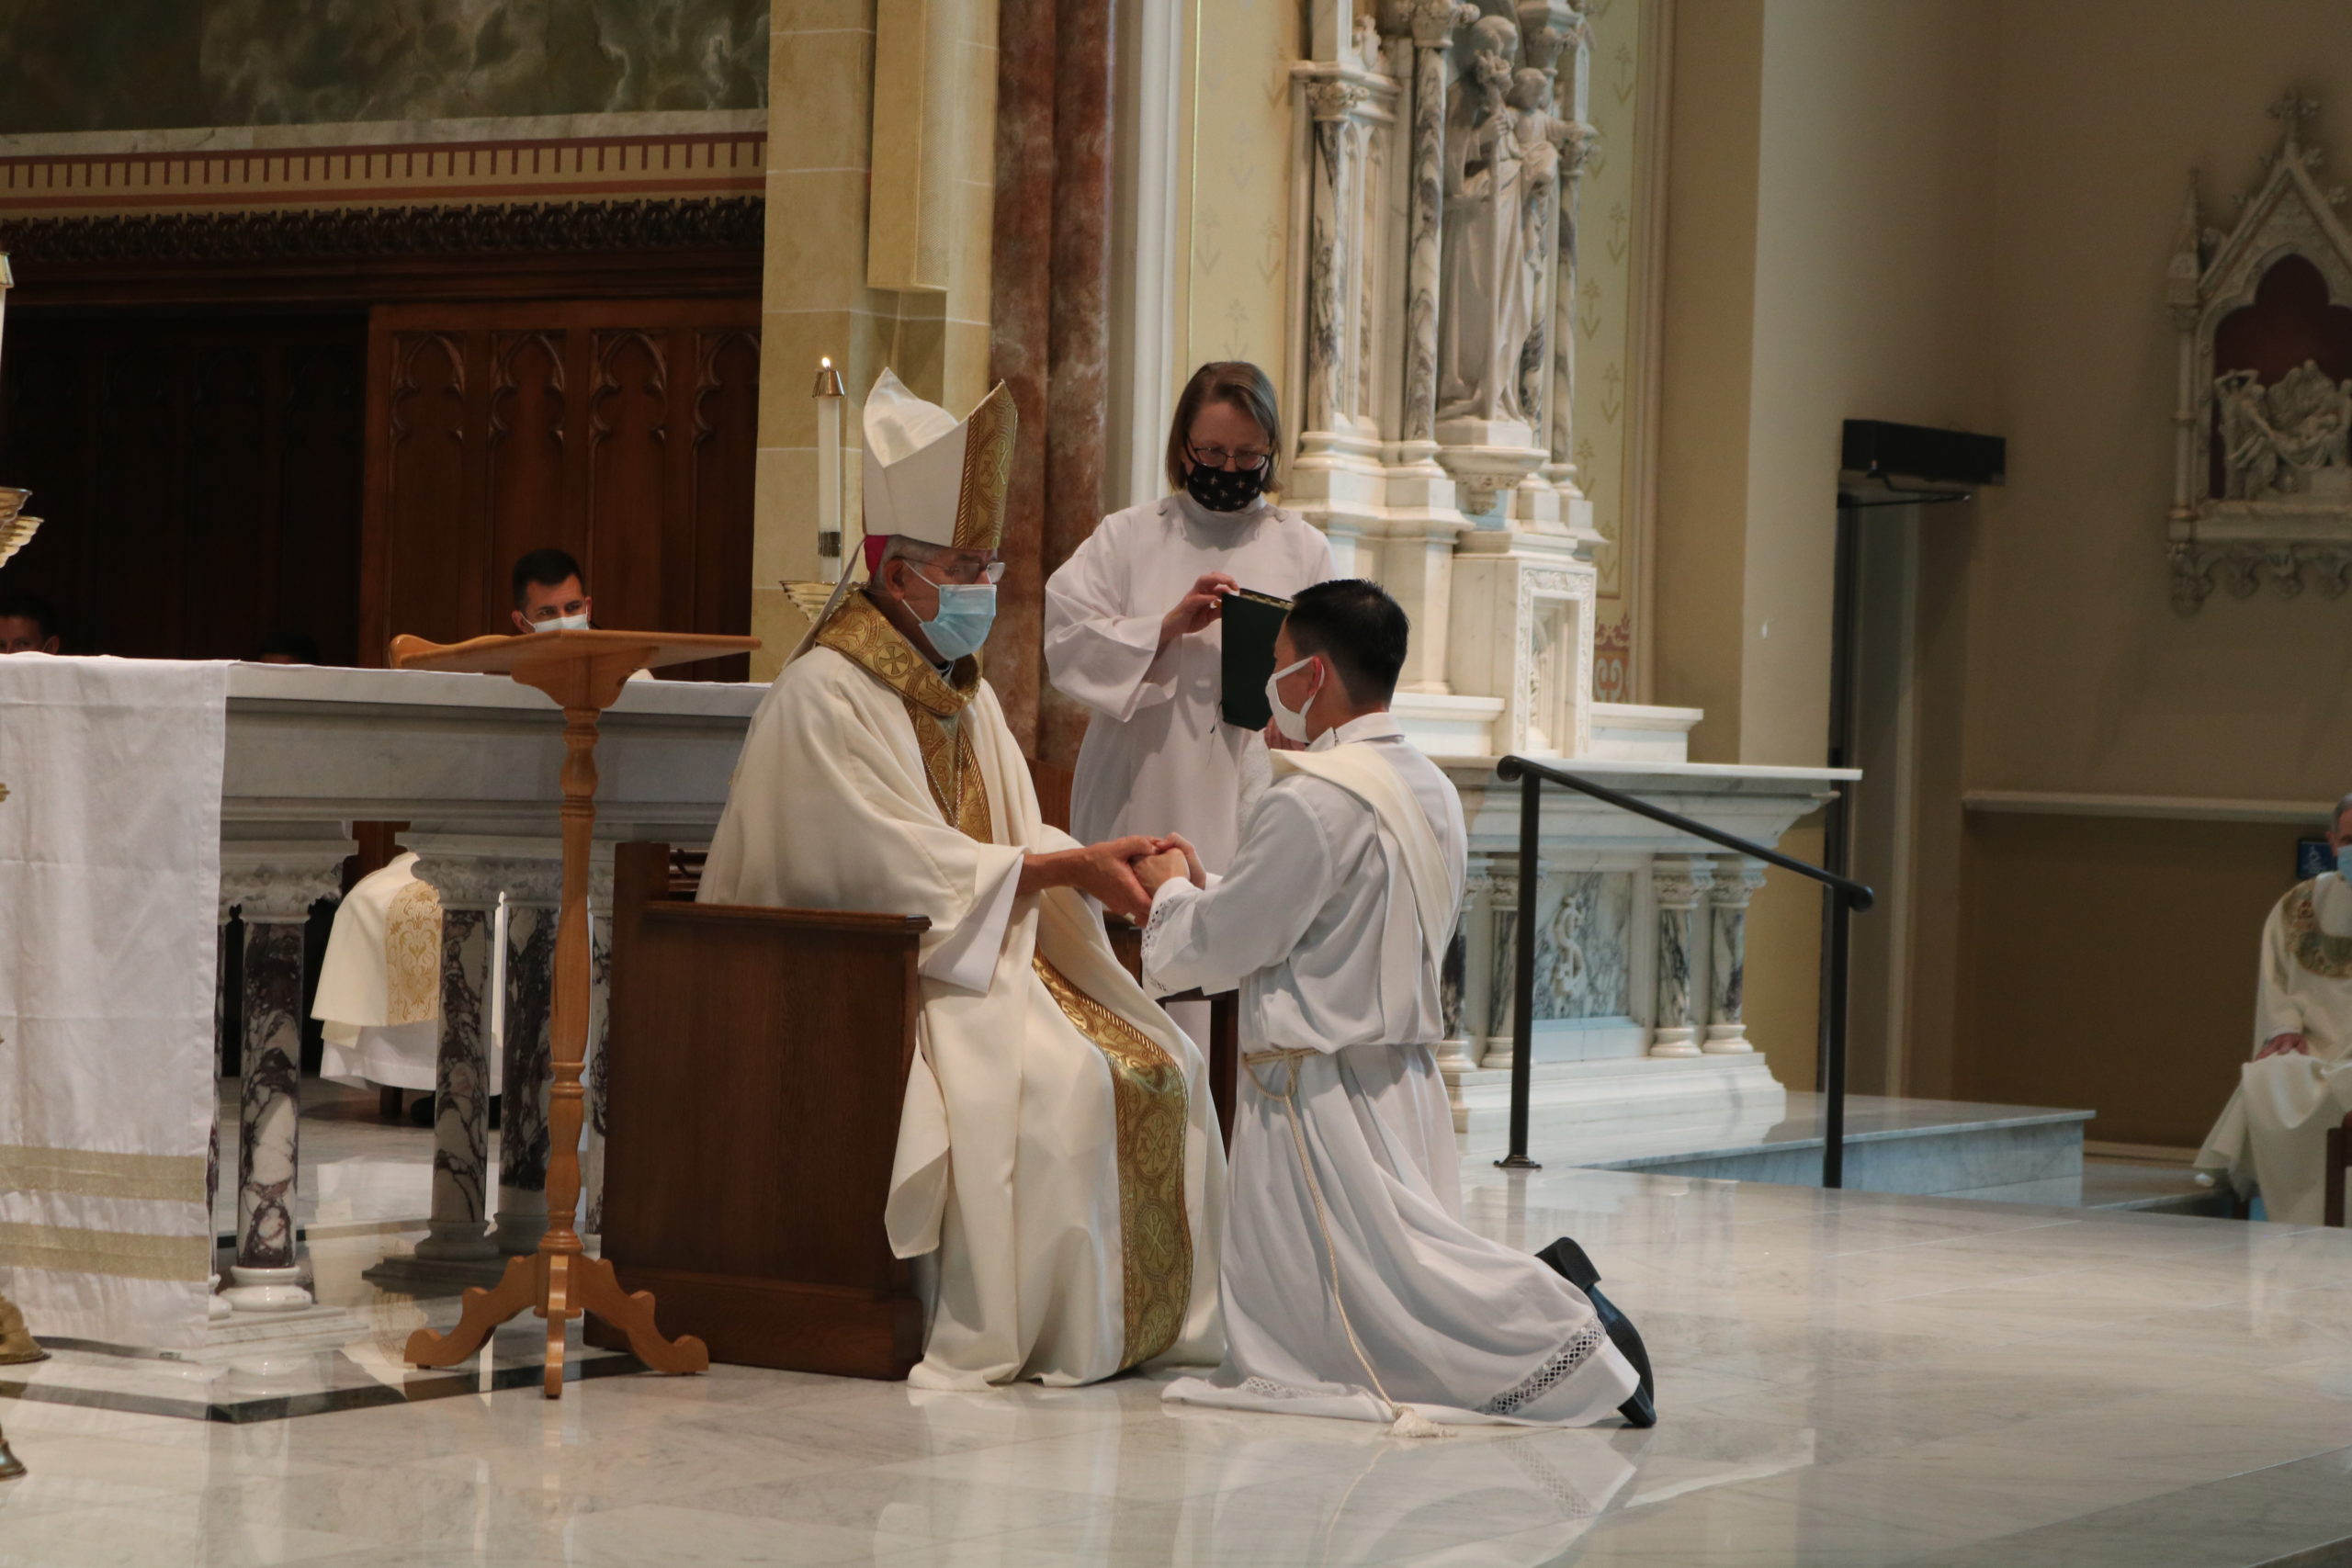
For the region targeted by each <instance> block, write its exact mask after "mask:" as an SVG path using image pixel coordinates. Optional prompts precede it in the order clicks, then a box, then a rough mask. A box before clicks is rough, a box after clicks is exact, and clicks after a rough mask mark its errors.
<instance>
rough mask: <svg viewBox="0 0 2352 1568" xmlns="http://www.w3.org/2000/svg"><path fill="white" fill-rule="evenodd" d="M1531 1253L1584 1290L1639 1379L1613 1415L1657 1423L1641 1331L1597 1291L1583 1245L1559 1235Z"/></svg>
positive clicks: (1637, 1423)
mask: <svg viewBox="0 0 2352 1568" xmlns="http://www.w3.org/2000/svg"><path fill="white" fill-rule="evenodd" d="M1535 1256H1536V1257H1538V1258H1542V1259H1543V1260H1544V1262H1546V1263H1548V1264H1550V1265H1551V1266H1552V1268H1553V1269H1554V1270H1555V1271H1556V1272H1557V1273H1558V1274H1559V1276H1560V1277H1561V1278H1562V1279H1564V1280H1566V1281H1567V1282H1568V1283H1569V1284H1571V1285H1574V1286H1575V1287H1576V1288H1577V1290H1579V1291H1582V1292H1584V1294H1585V1299H1586V1300H1587V1301H1589V1302H1590V1303H1592V1310H1593V1311H1594V1312H1595V1313H1598V1314H1600V1325H1601V1326H1602V1327H1603V1328H1606V1329H1607V1330H1608V1331H1609V1342H1610V1343H1611V1345H1614V1346H1616V1347H1617V1353H1618V1354H1619V1355H1621V1356H1623V1357H1624V1358H1625V1359H1626V1361H1627V1362H1628V1363H1629V1364H1631V1365H1632V1367H1633V1369H1634V1374H1635V1376H1636V1377H1637V1378H1638V1379H1639V1382H1638V1384H1637V1385H1636V1387H1635V1388H1634V1396H1633V1397H1632V1398H1631V1399H1628V1400H1627V1401H1625V1403H1624V1404H1621V1405H1619V1406H1618V1407H1617V1414H1618V1415H1620V1416H1623V1417H1624V1419H1625V1425H1627V1426H1628V1427H1655V1426H1657V1383H1656V1382H1654V1381H1653V1380H1652V1378H1651V1376H1650V1353H1649V1348H1648V1347H1647V1346H1645V1345H1644V1344H1643V1343H1642V1335H1641V1331H1640V1330H1639V1329H1637V1328H1635V1327H1634V1320H1633V1319H1631V1318H1629V1317H1627V1316H1626V1315H1625V1314H1623V1313H1622V1312H1620V1311H1618V1310H1617V1303H1614V1302H1612V1301H1611V1300H1610V1299H1609V1298H1608V1297H1607V1296H1604V1295H1602V1294H1601V1293H1600V1269H1596V1268H1594V1267H1593V1266H1592V1259H1591V1258H1589V1257H1588V1256H1586V1254H1585V1250H1584V1248H1583V1247H1578V1246H1577V1244H1576V1243H1575V1242H1574V1241H1572V1240H1570V1239H1569V1238H1568V1237H1566V1236H1562V1237H1561V1238H1560V1239H1559V1240H1557V1241H1555V1242H1554V1243H1553V1244H1552V1245H1551V1246H1549V1247H1545V1248H1544V1250H1543V1251H1541V1252H1539V1253H1537V1254H1536V1255H1535Z"/></svg>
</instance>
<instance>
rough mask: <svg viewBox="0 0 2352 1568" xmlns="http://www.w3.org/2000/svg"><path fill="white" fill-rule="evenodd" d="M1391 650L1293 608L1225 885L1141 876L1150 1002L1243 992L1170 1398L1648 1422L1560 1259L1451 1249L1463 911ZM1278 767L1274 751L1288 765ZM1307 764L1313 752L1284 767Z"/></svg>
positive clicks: (1629, 1364) (1396, 628)
mask: <svg viewBox="0 0 2352 1568" xmlns="http://www.w3.org/2000/svg"><path fill="white" fill-rule="evenodd" d="M1408 632H1409V627H1408V624H1407V622H1406V618H1405V612H1404V611H1403V610H1402V609H1401V608H1399V607H1398V606H1397V602H1396V601H1395V600H1394V599H1391V598H1390V597H1389V596H1388V595H1387V594H1386V593H1385V592H1382V591H1381V590H1380V588H1379V587H1378V586H1376V585H1375V584H1373V583H1370V582H1363V581H1346V580H1342V581H1336V582H1321V583H1317V584H1316V585H1315V586H1314V587H1312V588H1307V589H1304V590H1302V591H1301V592H1300V593H1299V595H1298V598H1297V600H1296V602H1295V604H1294V605H1293V606H1292V609H1291V612H1290V616H1289V618H1288V619H1287V620H1285V621H1284V622H1283V629H1282V630H1281V631H1280V632H1279V633H1278V634H1276V636H1275V638H1274V662H1275V665H1276V669H1275V671H1274V674H1273V676H1272V678H1271V679H1270V680H1269V681H1268V682H1266V692H1267V697H1268V700H1269V702H1270V703H1271V704H1272V707H1273V712H1274V728H1275V731H1276V732H1277V734H1270V735H1269V736H1268V738H1267V739H1268V743H1269V744H1270V745H1272V746H1274V747H1276V750H1273V752H1272V762H1273V773H1274V782H1273V784H1272V787H1270V788H1269V789H1268V790H1267V791H1266V793H1265V794H1264V795H1262V796H1261V798H1260V800H1259V803H1258V806H1257V807H1256V809H1255V810H1253V811H1252V812H1251V813H1250V820H1249V821H1248V823H1246V824H1245V825H1244V827H1243V829H1242V833H1241V847H1240V848H1239V849H1238V851H1236V852H1235V854H1234V857H1233V869H1232V870H1231V871H1229V872H1227V874H1225V875H1224V876H1222V877H1212V876H1210V875H1208V874H1206V873H1205V872H1204V870H1203V869H1202V868H1201V865H1200V863H1199V859H1198V857H1197V856H1196V855H1194V854H1193V852H1192V851H1191V847H1190V846H1189V845H1185V844H1183V843H1182V841H1181V840H1179V841H1178V843H1177V848H1176V849H1175V850H1174V851H1171V852H1167V853H1164V854H1160V855H1156V856H1154V857H1152V858H1150V859H1148V860H1146V861H1144V862H1142V863H1140V864H1139V865H1138V866H1137V867H1136V874H1137V875H1138V876H1139V877H1140V879H1141V880H1142V882H1143V884H1144V886H1146V887H1147V888H1150V889H1152V890H1153V896H1152V908H1151V921H1150V924H1149V925H1148V927H1147V928H1146V929H1145V931H1144V939H1143V961H1144V975H1145V978H1146V979H1147V981H1148V982H1149V984H1150V985H1151V986H1152V987H1153V988H1154V989H1156V990H1159V991H1162V992H1169V991H1179V990H1184V989H1189V988H1191V987H1200V988H1201V989H1202V990H1204V991H1209V992H1216V991H1223V990H1227V989H1231V988H1232V987H1235V986H1236V985H1237V984H1238V986H1239V987H1240V990H1241V1046H1242V1051H1243V1053H1244V1054H1243V1056H1242V1063H1243V1068H1244V1071H1243V1077H1244V1078H1245V1079H1246V1082H1244V1083H1243V1084H1242V1085H1241V1086H1240V1093H1239V1099H1240V1103H1239V1104H1238V1106H1237V1107H1236V1111H1235V1117H1234V1120H1235V1128H1234V1135H1233V1190H1232V1195H1231V1206H1230V1212H1229V1218H1228V1221H1227V1230H1226V1237H1225V1255H1224V1258H1223V1260H1222V1265H1221V1271H1222V1275H1223V1279H1224V1298H1225V1299H1224V1305H1225V1329H1226V1341H1227V1347H1228V1348H1227V1351H1226V1359H1225V1365H1224V1366H1223V1367H1222V1368H1220V1369H1219V1370H1218V1371H1217V1373H1216V1377H1214V1378H1212V1379H1202V1378H1184V1379H1181V1380H1179V1381H1178V1382H1173V1383H1171V1384H1170V1385H1169V1388H1168V1395H1167V1396H1168V1397H1169V1398H1170V1399H1171V1400H1184V1401H1189V1402H1192V1403H1195V1404H1220V1405H1227V1406H1234V1407H1239V1408H1245V1409H1261V1410H1267V1411H1274V1412H1280V1413H1282V1414H1284V1415H1292V1416H1341V1417H1346V1418H1350V1419H1355V1420H1375V1419H1376V1420H1386V1421H1392V1422H1394V1423H1395V1430H1396V1431H1397V1433H1398V1434H1399V1435H1401V1436H1425V1435H1428V1432H1429V1423H1430V1422H1431V1421H1435V1422H1439V1423H1447V1424H1453V1423H1461V1424H1479V1423H1488V1422H1548V1423H1557V1424H1560V1425H1564V1426H1582V1425H1585V1424H1587V1423H1589V1422H1592V1421H1595V1420H1598V1419H1600V1418H1601V1417H1603V1416H1608V1415H1609V1414H1610V1413H1611V1412H1612V1411H1622V1413H1623V1416H1625V1418H1626V1419H1627V1420H1628V1421H1630V1422H1632V1423H1633V1424H1634V1425H1635V1426H1642V1427H1646V1426H1649V1425H1651V1424H1652V1423H1653V1422H1654V1421H1655V1420H1656V1415H1655V1412H1654V1409H1653V1406H1652V1403H1651V1393H1650V1379H1649V1367H1648V1360H1647V1358H1646V1356H1645V1354H1644V1352H1643V1350H1642V1348H1641V1341H1640V1338H1639V1337H1638V1336H1636V1335H1634V1332H1633V1327H1632V1325H1631V1324H1628V1323H1626V1322H1625V1321H1624V1319H1623V1316H1622V1314H1617V1313H1616V1312H1615V1311H1614V1309H1613V1308H1611V1306H1610V1305H1609V1304H1608V1303H1607V1301H1606V1299H1605V1298H1603V1297H1601V1296H1600V1295H1599V1294H1598V1293H1597V1292H1595V1291H1594V1290H1593V1284H1594V1276H1593V1272H1592V1268H1591V1265H1590V1263H1589V1261H1588V1260H1587V1259H1586V1258H1585V1256H1584V1254H1583V1252H1582V1251H1581V1250H1580V1249H1579V1248H1578V1247H1577V1245H1576V1243H1574V1242H1572V1241H1567V1240H1566V1239H1563V1240H1561V1241H1558V1242H1555V1243H1554V1244H1553V1246H1552V1247H1549V1248H1547V1249H1546V1250H1545V1251H1544V1254H1543V1255H1542V1256H1541V1257H1532V1256H1530V1255H1529V1254H1527V1253H1524V1252H1521V1251H1518V1250H1516V1249H1514V1248H1512V1247H1506V1246H1504V1245H1503V1244H1502V1243H1500V1242H1497V1241H1490V1240H1488V1239H1487V1237H1485V1236H1482V1235H1478V1234H1477V1233H1476V1232H1475V1231H1473V1230H1471V1229H1470V1228H1469V1226H1467V1225H1465V1224H1463V1223H1462V1190H1461V1172H1460V1160H1461V1156H1460V1155H1459V1153H1458V1152H1457V1151H1456V1149H1455V1147H1454V1142H1453V1111H1452V1109H1451V1108H1450V1107H1449V1105H1448V1104H1447V1101H1446V1096H1445V1085H1444V1081H1443V1079H1442V1078H1441V1077H1440V1076H1439V1074H1438V1068H1437V1060H1436V1056H1435V1054H1434V1053H1433V1052H1432V1051H1431V1049H1430V1047H1431V1046H1432V1045H1433V1044H1434V1043H1436V1042H1437V1041H1438V1040H1440V1039H1442V1037H1443V1035H1444V1033H1445V1023H1444V1009H1443V1005H1442V993H1441V990H1440V975H1441V973H1442V969H1443V967H1444V960H1445V950H1446V947H1447V944H1448V943H1449V942H1452V941H1453V926H1454V919H1455V914H1456V911H1458V910H1459V909H1460V908H1461V907H1462V888H1463V878H1464V861H1465V859H1466V855H1467V850H1468V835H1467V834H1466V833H1465V832H1464V828H1463V822H1462V802H1461V798H1460V797H1459V796H1458V795H1456V794H1455V793H1454V789H1453V784H1452V783H1451V782H1450V781H1449V780H1448V779H1447V778H1446V776H1445V774H1444V773H1441V772H1440V771H1439V770H1438V768H1437V765H1436V764H1435V763H1433V762H1431V761H1430V760H1429V759H1428V758H1427V757H1425V756H1423V755H1421V753H1420V752H1419V750H1415V748H1414V747H1413V744H1412V742H1410V741H1408V740H1407V739H1405V731H1404V728H1403V727H1402V726H1401V725H1399V724H1398V723H1397V720H1396V719H1395V718H1393V717H1391V716H1390V715H1389V712H1388V704H1389V702H1390V699H1391V698H1392V696H1393V695H1394V694H1395V692H1396V689H1397V673H1398V671H1401V670H1402V669H1403V668H1404V664H1405V653H1406V643H1407V637H1408ZM1283 742H1287V743H1288V749H1283ZM1301 745H1306V750H1297V748H1298V747H1299V746H1301Z"/></svg>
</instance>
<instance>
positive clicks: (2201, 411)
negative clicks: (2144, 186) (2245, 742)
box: [2167, 94, 2352, 615]
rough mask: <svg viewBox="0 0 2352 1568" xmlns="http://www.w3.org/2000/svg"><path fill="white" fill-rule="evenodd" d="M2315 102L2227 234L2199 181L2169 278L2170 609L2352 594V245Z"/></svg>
mask: <svg viewBox="0 0 2352 1568" xmlns="http://www.w3.org/2000/svg"><path fill="white" fill-rule="evenodd" d="M2317 113H2318V105H2316V104H2315V103H2313V102H2312V101H2311V100H2310V99H2307V98H2300V97H2297V96H2293V95H2291V94H2290V95H2288V96H2286V97H2283V98H2281V99H2280V100H2279V101H2278V103H2276V104H2274V105H2272V106H2271V108H2270V114H2271V116H2272V117H2273V118H2276V119H2278V121H2279V123H2280V126H2281V132H2280V139H2279V145H2278V150H2277V151H2276V152H2273V153H2271V154H2270V156H2269V157H2268V158H2267V160H2265V165H2264V177H2263V180H2262V182H2261V184H2260V186H2258V187H2257V188H2256V191H2255V193H2254V194H2253V195H2252V196H2251V197H2243V198H2241V204H2240V216H2239V219H2238V221H2237V224H2236V226H2235V227H2234V228H2233V229H2232V230H2231V231H2229V232H2228V233H2227V234H2223V233H2222V232H2220V231H2216V230H2213V229H2209V228H2206V227H2205V226H2204V224H2203V222H2202V220H2201V218H2200V216H2199V207H2198V200H2197V189H2196V183H2195V178H2194V176H2193V175H2192V177H2191V180H2190V185H2189V191H2188V201H2187V205H2186V207H2185V209H2184V210H2183V212H2182V216H2181V227H2180V233H2179V237H2178V239H2177V241H2176V242H2175V245H2174V254H2173V258H2172V265H2171V267H2170V269H2169V275H2168V276H2169V279H2170V282H2169V287H2168V299H2169V303H2170V305H2171V308H2172V312H2173V321H2174V323H2175V325H2176V326H2177V329H2178V332H2179V339H2180V361H2179V364H2180V369H2179V376H2180V400H2179V406H2178V410H2177V412H2176V413H2175V415H2174V419H2175V423H2176V426H2177V440H2176V453H2175V465H2174V485H2173V505H2172V510H2171V513H2169V516H2168V518H2167V522H2168V533H2169V537H2170V555H2171V559H2172V593H2173V607H2174V608H2175V609H2177V610H2178V611H2179V612H2180V613H2181V614H2182V615H2194V614H2195V613H2196V612H2197V610H2198V609H2199V606H2201V605H2202V604H2204V602H2205V599H2206V597H2207V595H2208V594H2210V593H2211V592H2212V590H2213V589H2214V588H2215V587H2216V586H2219V587H2222V588H2225V589H2227V590H2228V591H2229V592H2231V593H2232V594H2233V595H2235V596H2237V597H2240V598H2244V597H2245V596H2246V595H2248V594H2250V593H2252V592H2254V591H2255V590H2256V588H2257V587H2259V586H2260V585H2261V584H2262V583H2263V582H2265V581H2267V582H2268V583H2269V584H2270V586H2271V588H2272V589H2273V591H2274V592H2278V594H2279V595H2281V596H2282V597H2285V596H2291V595H2293V594H2296V593H2300V592H2302V590H2303V588H2304V587H2305V586H2306V584H2309V585H2311V586H2314V587H2316V588H2317V589H2318V591H2319V592H2321V593H2323V594H2324V595H2325V596H2326V597H2328V598H2331V599H2333V598H2335V597H2337V596H2339V595H2340V594H2342V593H2343V592H2344V591H2345V589H2346V585H2347V584H2348V583H2352V235H2347V233H2346V230H2345V228H2344V226H2343V224H2342V223H2341V222H2340V221H2339V220H2338V219H2337V217H2336V209H2338V208H2340V207H2341V206H2342V205H2343V203H2344V201H2345V199H2346V191H2345V189H2344V187H2342V186H2327V187H2323V186H2321V185H2320V183H2319V175H2320V172H2321V169H2322V167H2323V164H2324V159H2323V156H2322V153H2321V152H2320V150H2319V149H2318V148H2317V147H2314V146H2312V145H2309V144H2308V143H2307V142H2306V141H2304V139H2303V123H2304V122H2305V121H2306V120H2308V119H2310V118H2312V117H2313V116H2314V115H2316V114H2317Z"/></svg>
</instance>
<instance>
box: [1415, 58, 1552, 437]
mask: <svg viewBox="0 0 2352 1568" xmlns="http://www.w3.org/2000/svg"><path fill="white" fill-rule="evenodd" d="M1461 47H1462V50H1463V53H1464V61H1463V66H1462V74H1461V77H1460V79H1459V80H1457V81H1456V82H1455V83H1454V85H1453V91H1452V92H1451V93H1450V94H1449V95H1448V96H1447V103H1446V117H1445V118H1446V125H1445V164H1446V166H1445V229H1444V244H1443V248H1442V270H1441V272H1440V276H1439V289H1438V298H1439V318H1438V319H1439V325H1438V355H1437V369H1438V388H1437V402H1438V409H1437V412H1438V417H1439V418H1440V419H1489V420H1521V421H1524V420H1526V419H1527V417H1528V413H1527V407H1526V404H1525V403H1524V402H1523V401H1522V400H1521V394H1520V378H1519V360H1520V354H1521V350H1522V349H1523V348H1524V346H1525V344H1526V343H1527V339H1528V335H1529V333H1531V332H1532V330H1533V328H1534V300H1535V294H1534V290H1533V275H1532V273H1531V272H1530V271H1529V266H1528V261H1529V255H1528V253H1529V245H1528V235H1527V210H1528V194H1527V193H1528V183H1527V163H1526V157H1525V150H1524V148H1523V147H1522V145H1521V141H1520V136H1519V126H1518V123H1517V118H1516V116H1515V115H1514V114H1513V112H1512V109H1511V106H1510V104H1509V103H1508V102H1507V101H1506V94H1507V93H1508V92H1509V90H1510V86H1511V76H1512V67H1513V64H1514V62H1515V61H1516V59H1517V56H1518V53H1519V28H1517V27H1516V26H1515V25H1513V23H1512V22H1511V21H1510V18H1508V17H1480V18H1478V20H1477V21H1476V23H1474V24H1472V26H1471V28H1470V30H1469V31H1468V32H1467V33H1466V34H1465V35H1464V38H1463V40H1462V46H1461Z"/></svg>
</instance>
